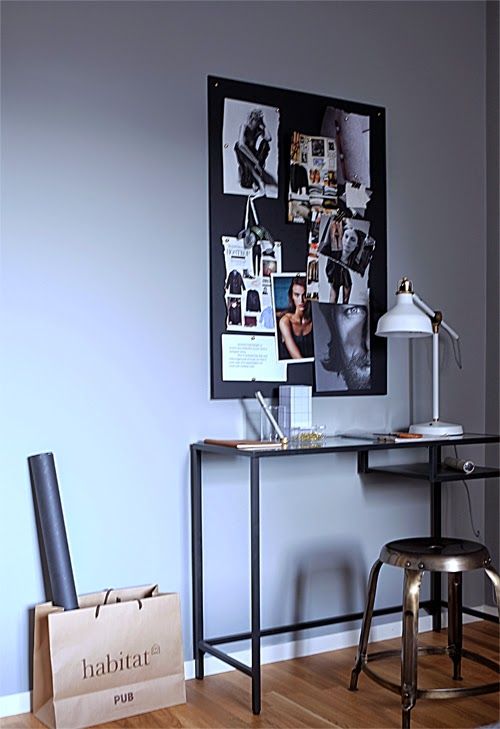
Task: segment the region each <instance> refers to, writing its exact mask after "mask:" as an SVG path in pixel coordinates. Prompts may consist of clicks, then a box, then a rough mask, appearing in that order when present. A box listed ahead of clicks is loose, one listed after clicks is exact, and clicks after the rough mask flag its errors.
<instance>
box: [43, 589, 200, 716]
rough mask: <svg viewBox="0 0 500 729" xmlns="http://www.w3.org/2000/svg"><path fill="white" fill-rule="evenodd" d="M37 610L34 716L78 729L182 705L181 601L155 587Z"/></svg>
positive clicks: (96, 595)
mask: <svg viewBox="0 0 500 729" xmlns="http://www.w3.org/2000/svg"><path fill="white" fill-rule="evenodd" d="M78 603H79V607H80V609H79V610H71V611H66V612H65V611H64V610H62V608H59V607H55V606H54V605H53V604H52V603H45V604H43V605H37V607H36V608H35V637H34V659H33V713H34V714H35V716H36V717H37V718H38V719H40V721H42V722H43V723H44V724H46V725H47V726H49V727H51V728H52V729H62V728H64V729H78V727H86V726H92V725H93V724H100V723H103V722H107V721H114V720H115V719H122V718H123V717H126V716H132V715H134V714H142V713H144V712H148V711H154V710H156V709H161V708H164V707H166V706H173V705H174V704H181V703H185V701H186V694H185V684H184V661H183V651H182V634H181V617H180V601H179V595H178V594H177V593H160V592H159V591H158V587H157V586H152V585H151V586H147V587H136V588H129V589H122V590H108V591H103V592H97V593H93V594H90V595H83V596H81V597H79V599H78Z"/></svg>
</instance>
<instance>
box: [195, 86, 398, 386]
mask: <svg viewBox="0 0 500 729" xmlns="http://www.w3.org/2000/svg"><path fill="white" fill-rule="evenodd" d="M207 83H208V132H209V134H208V161H209V189H208V192H209V214H210V320H211V332H210V359H211V378H210V379H211V397H212V398H213V399H230V398H245V397H254V394H255V391H256V390H258V389H260V390H261V391H262V393H263V394H264V396H266V397H275V396H276V395H277V392H278V386H279V384H283V383H287V384H290V385H294V384H308V385H312V388H313V395H317V396H327V395H335V396H342V395H344V396H345V395H353V396H355V395H384V394H386V392H387V355H386V342H385V340H383V339H381V338H379V337H375V336H374V334H375V329H376V325H377V321H378V319H379V317H380V316H381V315H382V314H383V313H384V312H385V310H386V302H387V274H386V271H387V241H386V238H387V233H386V162H385V110H384V109H383V108H382V107H379V106H373V105H369V104H363V103H362V102H359V101H349V100H345V99H338V98H332V97H327V96H318V95H314V94H309V93H307V92H306V91H293V90H289V89H279V88H274V87H270V86H263V85H257V84H253V83H246V82H242V81H232V80H229V79H221V78H216V77H212V76H209V77H208V80H207ZM353 340H356V342H357V344H356V346H352V341H353ZM239 378H241V379H239Z"/></svg>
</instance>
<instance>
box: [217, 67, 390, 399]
mask: <svg viewBox="0 0 500 729" xmlns="http://www.w3.org/2000/svg"><path fill="white" fill-rule="evenodd" d="M225 99H236V100H240V101H243V102H250V103H252V104H256V105H258V104H262V105H267V106H272V107H275V108H277V109H279V112H280V117H279V135H278V144H279V158H278V177H279V187H278V198H269V197H261V198H259V199H258V200H257V201H256V202H257V205H258V214H259V217H260V222H261V223H262V225H264V226H265V227H266V228H268V229H269V230H270V231H271V232H272V234H273V237H274V239H275V240H279V241H282V270H283V271H284V272H295V271H303V270H304V269H305V262H306V259H307V248H308V242H307V239H308V227H309V226H308V225H307V224H295V223H289V222H288V221H287V205H288V183H289V175H288V172H289V165H290V142H291V136H292V132H295V131H298V132H300V133H302V134H306V135H311V136H314V135H320V129H321V124H322V120H323V115H324V113H325V109H326V108H327V107H328V106H333V107H337V108H340V109H342V110H343V111H345V112H348V113H349V112H350V113H352V114H361V115H365V116H369V118H370V178H371V188H372V189H373V190H374V191H375V192H376V194H374V195H373V197H372V199H371V200H370V203H369V219H370V235H371V236H373V238H374V239H375V241H376V247H375V250H374V254H373V258H372V260H371V263H370V266H369V269H368V270H369V273H368V274H367V275H368V276H369V279H368V282H369V290H370V305H369V315H370V319H369V327H370V334H369V338H370V353H371V386H370V388H369V389H365V390H349V391H331V392H316V388H315V376H314V363H313V362H303V363H302V362H301V363H296V364H293V365H289V366H288V368H287V375H288V379H287V381H286V383H284V382H276V383H272V382H262V381H251V382H248V381H246V382H237V381H223V380H222V340H221V335H222V334H228V335H229V336H231V332H228V331H227V327H226V304H225V299H224V287H225V280H226V270H225V261H224V253H223V247H222V243H221V240H222V238H223V236H228V235H229V236H236V235H237V234H238V232H239V231H240V230H241V229H242V227H243V220H244V214H245V206H246V201H247V198H246V196H245V195H244V194H242V195H235V194H224V193H223V189H224V188H223V139H222V137H223V122H224V101H225ZM208 142H209V150H208V151H209V155H208V159H209V213H210V325H211V331H210V348H211V398H212V399H231V398H245V397H254V394H255V391H256V390H261V392H262V393H263V395H264V396H265V397H276V396H277V392H278V386H279V385H281V384H290V385H296V384H310V385H312V386H313V394H314V395H315V396H316V395H319V396H323V395H327V396H330V395H338V396H341V395H347V396H353V395H358V396H360V395H385V394H386V393H387V348H386V341H385V339H382V338H380V337H376V336H374V333H375V329H376V324H377V321H378V319H379V317H380V316H381V315H382V314H383V313H384V312H385V311H386V306H387V275H386V272H387V231H386V167H385V164H386V162H385V159H386V157H385V154H386V153H385V110H384V108H382V107H379V106H373V105H367V104H361V103H358V102H353V101H347V100H344V99H337V98H331V97H326V96H317V95H314V94H309V93H304V92H299V91H293V90H288V89H279V88H273V87H270V86H261V85H256V84H252V83H245V82H241V81H234V80H228V79H222V78H218V77H213V76H209V77H208Z"/></svg>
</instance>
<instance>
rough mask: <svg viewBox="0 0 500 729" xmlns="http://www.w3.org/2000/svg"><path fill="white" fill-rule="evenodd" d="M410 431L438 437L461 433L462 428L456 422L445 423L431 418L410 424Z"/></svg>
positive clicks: (462, 432)
mask: <svg viewBox="0 0 500 729" xmlns="http://www.w3.org/2000/svg"><path fill="white" fill-rule="evenodd" d="M410 433H419V434H420V435H431V436H432V435H433V436H435V437H440V436H446V435H463V434H464V429H463V428H462V426H461V425H457V424H456V423H445V422H444V421H442V420H431V421H428V422H427V423H416V424H415V425H410Z"/></svg>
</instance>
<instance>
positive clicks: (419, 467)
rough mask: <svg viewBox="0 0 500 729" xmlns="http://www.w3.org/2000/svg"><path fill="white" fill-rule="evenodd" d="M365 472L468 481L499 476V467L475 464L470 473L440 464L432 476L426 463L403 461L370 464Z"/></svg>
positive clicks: (426, 479) (439, 480) (437, 479)
mask: <svg viewBox="0 0 500 729" xmlns="http://www.w3.org/2000/svg"><path fill="white" fill-rule="evenodd" d="M367 473H390V474H391V475H394V474H396V475H398V476H406V477H407V478H420V479H424V480H425V481H431V480H432V481H438V482H441V483H443V482H445V481H469V480H471V479H475V478H497V477H498V476H500V469H498V468H489V467H488V466H476V468H475V469H474V471H473V472H472V473H463V472H462V471H455V470H454V469H452V468H446V467H443V466H441V467H440V469H439V471H438V472H437V474H436V475H435V476H434V477H433V476H432V475H431V473H430V472H429V464H428V463H404V464H401V465H398V466H374V467H372V466H370V467H369V468H368V471H367Z"/></svg>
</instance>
